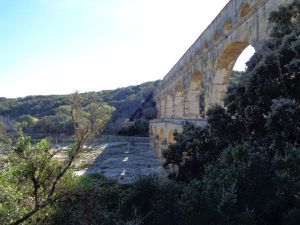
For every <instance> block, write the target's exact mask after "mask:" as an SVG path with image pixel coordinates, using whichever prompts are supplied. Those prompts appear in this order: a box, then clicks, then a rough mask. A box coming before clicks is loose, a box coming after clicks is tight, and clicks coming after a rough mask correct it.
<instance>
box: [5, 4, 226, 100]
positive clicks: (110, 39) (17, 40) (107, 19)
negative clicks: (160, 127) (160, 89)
mask: <svg viewBox="0 0 300 225" xmlns="http://www.w3.org/2000/svg"><path fill="white" fill-rule="evenodd" d="M227 2H228V0H207V1H206V0H201V1H200V0H185V1H183V0H151V1H150V0H0V96H4V97H21V96H26V95H33V94H43V95H44V94H67V93H71V92H74V91H76V90H78V91H80V92H84V91H99V90H104V89H113V88H117V87H124V86H128V85H135V84H139V83H142V82H146V81H150V80H156V79H162V78H163V77H164V75H165V74H166V73H167V72H168V71H169V69H170V68H171V67H172V66H173V65H174V64H175V63H176V62H177V60H178V59H179V58H180V57H181V55H182V54H183V53H184V52H185V51H186V50H187V48H188V47H189V46H190V45H191V44H192V43H193V42H194V41H195V40H196V38H197V37H198V36H199V35H200V34H201V32H202V31H203V30H204V29H205V28H206V27H207V26H208V24H209V23H210V22H211V21H212V19H213V18H214V17H215V16H216V15H217V14H218V12H219V11H220V10H221V9H222V8H223V7H224V6H225V4H226V3H227Z"/></svg>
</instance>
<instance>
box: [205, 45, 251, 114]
mask: <svg viewBox="0 0 300 225" xmlns="http://www.w3.org/2000/svg"><path fill="white" fill-rule="evenodd" d="M249 45H250V44H249V42H248V41H237V42H234V43H231V44H230V45H229V46H228V47H227V48H226V49H225V50H224V52H223V53H222V55H221V56H220V57H219V59H218V62H217V67H216V70H215V76H214V79H213V82H212V86H211V90H210V97H209V102H210V104H209V107H210V106H211V105H213V104H219V105H224V103H223V98H224V96H225V94H226V92H227V87H228V83H229V79H230V77H231V74H232V70H233V67H234V65H235V62H236V60H237V59H238V57H239V56H240V55H241V53H242V52H243V51H244V49H246V48H247V47H248V46H249ZM207 110H208V107H206V111H207Z"/></svg>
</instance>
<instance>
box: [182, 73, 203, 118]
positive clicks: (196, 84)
mask: <svg viewBox="0 0 300 225" xmlns="http://www.w3.org/2000/svg"><path fill="white" fill-rule="evenodd" d="M201 81H202V75H201V73H200V71H198V70H196V71H195V72H194V73H193V75H192V77H191V82H190V87H189V90H188V94H187V98H186V108H185V116H187V117H188V118H198V117H199V116H200V91H201V88H200V87H201Z"/></svg>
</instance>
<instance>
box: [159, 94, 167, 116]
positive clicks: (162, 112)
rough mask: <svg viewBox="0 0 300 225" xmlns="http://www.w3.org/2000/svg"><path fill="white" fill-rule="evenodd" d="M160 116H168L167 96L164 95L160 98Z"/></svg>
mask: <svg viewBox="0 0 300 225" xmlns="http://www.w3.org/2000/svg"><path fill="white" fill-rule="evenodd" d="M160 117H161V118H165V117H166V97H165V96H162V98H161V99H160Z"/></svg>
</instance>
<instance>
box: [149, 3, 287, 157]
mask: <svg viewBox="0 0 300 225" xmlns="http://www.w3.org/2000/svg"><path fill="white" fill-rule="evenodd" d="M289 2H291V0H231V1H229V2H228V4H227V5H226V6H225V7H224V8H223V10H222V11H221V12H220V13H219V14H218V16H217V17H216V18H215V19H214V20H213V21H212V23H211V24H210V25H209V26H208V27H207V28H206V30H205V31H204V32H203V33H202V34H201V35H200V37H199V38H198V39H197V40H196V41H195V42H194V44H193V45H192V46H191V47H190V48H189V49H188V50H187V52H186V53H185V54H184V55H183V56H182V57H181V58H180V59H179V61H178V62H177V63H176V64H175V65H174V66H173V68H172V69H171V70H170V71H169V73H168V74H167V75H166V76H165V77H164V79H163V81H162V84H161V86H160V87H159V88H158V89H157V90H156V92H155V97H154V98H155V100H156V102H157V104H156V106H157V111H158V118H157V119H158V120H155V121H152V122H151V123H150V129H151V130H152V131H153V132H152V135H151V140H152V145H153V146H154V147H155V149H156V153H157V155H159V156H160V155H161V151H162V148H163V147H164V146H163V144H162V143H166V145H168V144H169V143H171V142H172V141H174V140H172V138H170V135H169V132H170V131H172V130H175V129H176V130H178V131H180V130H181V129H182V128H181V125H176V126H175V125H174V123H173V122H172V120H166V119H168V118H169V119H171V118H176V119H177V120H176V121H178V119H180V118H181V119H189V118H204V115H205V112H207V110H208V109H209V108H210V107H211V106H212V105H214V104H221V105H222V104H223V98H224V96H225V94H226V91H227V86H228V82H229V79H230V76H231V73H232V69H233V67H234V64H235V62H236V60H237V58H238V57H239V55H240V54H241V53H242V51H243V50H244V49H245V48H246V47H248V46H249V45H251V46H253V47H254V48H255V49H256V50H257V49H259V48H260V46H261V45H262V43H263V42H264V40H266V38H267V37H268V35H269V31H270V26H269V23H268V17H269V14H270V12H272V11H274V10H276V9H277V8H278V7H279V6H281V5H284V4H287V3H289ZM159 119H163V120H162V121H161V122H160V121H159ZM200 121H201V120H200ZM176 123H177V122H176ZM176 123H175V124H176ZM155 129H156V130H157V131H158V132H159V130H160V129H163V132H162V133H161V134H159V133H157V131H156V132H155V133H154V131H155ZM151 130H150V131H151ZM162 134H163V137H160V136H159V141H158V142H157V139H156V135H162ZM161 140H165V141H161Z"/></svg>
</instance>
